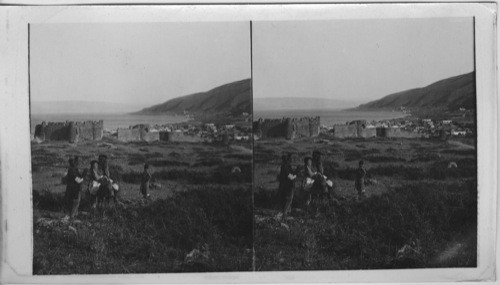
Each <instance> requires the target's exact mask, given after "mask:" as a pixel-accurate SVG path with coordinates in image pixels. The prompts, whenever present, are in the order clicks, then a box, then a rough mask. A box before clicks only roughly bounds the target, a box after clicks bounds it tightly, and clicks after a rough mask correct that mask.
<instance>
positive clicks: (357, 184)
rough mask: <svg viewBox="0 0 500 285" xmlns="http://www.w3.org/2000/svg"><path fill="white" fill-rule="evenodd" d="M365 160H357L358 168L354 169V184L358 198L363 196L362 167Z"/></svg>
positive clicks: (363, 175) (364, 171) (363, 173)
mask: <svg viewBox="0 0 500 285" xmlns="http://www.w3.org/2000/svg"><path fill="white" fill-rule="evenodd" d="M364 164H365V162H364V161H363V160H360V161H359V166H358V169H356V181H355V183H354V186H355V187H356V191H357V192H358V198H359V199H361V198H364V197H365V176H366V170H365V169H364V168H363V165H364Z"/></svg>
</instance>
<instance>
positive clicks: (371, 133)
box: [358, 128, 377, 138]
mask: <svg viewBox="0 0 500 285" xmlns="http://www.w3.org/2000/svg"><path fill="white" fill-rule="evenodd" d="M376 136H377V129H376V128H358V137H360V138H373V137H376Z"/></svg>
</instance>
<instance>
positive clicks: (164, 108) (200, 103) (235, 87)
mask: <svg viewBox="0 0 500 285" xmlns="http://www.w3.org/2000/svg"><path fill="white" fill-rule="evenodd" d="M251 107H252V100H251V80H250V79H244V80H240V81H235V82H232V83H228V84H224V85H222V86H219V87H216V88H214V89H211V90H209V91H206V92H199V93H195V94H190V95H186V96H181V97H177V98H174V99H171V100H168V101H166V102H164V103H162V104H158V105H154V106H151V107H148V108H144V109H142V110H141V111H139V112H137V113H136V114H149V115H155V114H183V113H184V111H186V112H188V113H190V114H207V113H210V114H222V113H232V114H241V113H243V112H247V113H250V112H251V109H252V108H251Z"/></svg>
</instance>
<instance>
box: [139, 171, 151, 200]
mask: <svg viewBox="0 0 500 285" xmlns="http://www.w3.org/2000/svg"><path fill="white" fill-rule="evenodd" d="M148 170H149V164H147V163H146V164H144V172H143V173H142V176H141V194H142V197H144V199H147V198H149V182H150V181H151V174H150V173H149V171H148Z"/></svg>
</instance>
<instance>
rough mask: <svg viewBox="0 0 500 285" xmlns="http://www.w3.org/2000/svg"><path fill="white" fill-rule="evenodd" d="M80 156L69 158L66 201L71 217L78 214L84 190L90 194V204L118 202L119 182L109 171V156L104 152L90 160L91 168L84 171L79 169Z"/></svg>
mask: <svg viewBox="0 0 500 285" xmlns="http://www.w3.org/2000/svg"><path fill="white" fill-rule="evenodd" d="M79 161H80V159H79V157H78V156H75V157H73V158H70V159H69V161H68V162H69V167H68V172H67V174H66V197H65V198H66V202H67V210H68V213H69V215H70V217H72V218H73V217H75V216H76V215H77V214H78V207H79V206H80V200H81V195H82V190H83V189H84V188H85V187H86V190H87V191H88V193H89V194H90V204H91V207H92V208H96V206H97V205H98V204H102V203H109V201H111V200H113V201H114V202H115V203H117V196H118V190H119V187H118V184H116V183H115V182H114V181H113V179H111V175H110V173H109V165H108V157H107V156H106V155H104V154H101V155H99V157H98V160H92V161H91V162H90V168H89V169H85V170H84V171H83V173H81V172H80V170H79ZM85 181H86V182H88V183H85Z"/></svg>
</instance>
